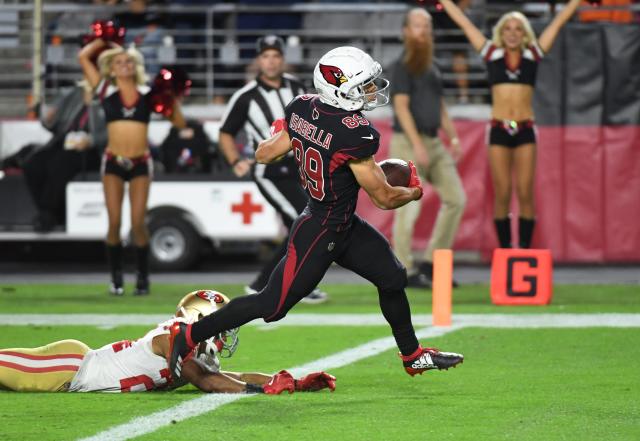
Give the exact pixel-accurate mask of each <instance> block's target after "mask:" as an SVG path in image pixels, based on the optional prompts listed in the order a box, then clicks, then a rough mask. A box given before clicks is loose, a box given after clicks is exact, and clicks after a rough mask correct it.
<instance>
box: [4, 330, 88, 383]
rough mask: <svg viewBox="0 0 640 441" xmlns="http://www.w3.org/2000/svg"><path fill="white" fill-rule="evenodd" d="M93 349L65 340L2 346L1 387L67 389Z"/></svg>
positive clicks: (74, 341)
mask: <svg viewBox="0 0 640 441" xmlns="http://www.w3.org/2000/svg"><path fill="white" fill-rule="evenodd" d="M89 350H90V348H89V347H88V346H87V345H85V344H84V343H82V342H81V341H78V340H61V341H57V342H54V343H51V344H48V345H46V346H41V347H39V348H13V349H0V389H8V390H14V391H18V392H58V391H66V390H67V388H68V387H69V384H70V383H71V380H72V379H73V377H74V376H75V375H76V372H77V371H78V368H79V367H80V364H81V363H82V359H83V358H84V355H85V354H86V353H87V352H88V351H89Z"/></svg>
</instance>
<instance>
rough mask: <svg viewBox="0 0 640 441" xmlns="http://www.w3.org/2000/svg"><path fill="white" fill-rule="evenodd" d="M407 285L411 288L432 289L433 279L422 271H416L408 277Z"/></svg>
mask: <svg viewBox="0 0 640 441" xmlns="http://www.w3.org/2000/svg"><path fill="white" fill-rule="evenodd" d="M407 286H408V287H409V288H426V289H431V279H429V278H428V277H426V276H425V275H424V274H422V273H416V274H413V275H411V276H409V277H407Z"/></svg>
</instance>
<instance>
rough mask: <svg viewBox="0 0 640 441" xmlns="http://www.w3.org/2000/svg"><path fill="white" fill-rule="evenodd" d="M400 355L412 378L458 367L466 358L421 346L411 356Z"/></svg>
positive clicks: (405, 368)
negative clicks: (433, 371) (427, 372)
mask: <svg viewBox="0 0 640 441" xmlns="http://www.w3.org/2000/svg"><path fill="white" fill-rule="evenodd" d="M399 355H400V358H401V359H402V364H403V365H404V370H405V371H407V374H409V375H411V376H412V377H413V376H414V375H416V374H420V375H422V373H423V372H424V371H429V370H433V369H439V370H441V369H444V370H447V369H449V368H450V367H456V366H457V365H459V364H460V363H462V362H463V361H464V356H463V355H462V354H456V353H455V352H440V351H439V350H437V349H434V348H423V347H422V346H419V347H418V349H417V350H416V351H415V352H414V353H413V354H411V355H407V356H404V355H402V354H399Z"/></svg>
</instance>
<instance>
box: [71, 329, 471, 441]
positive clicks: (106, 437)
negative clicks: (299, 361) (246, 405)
mask: <svg viewBox="0 0 640 441" xmlns="http://www.w3.org/2000/svg"><path fill="white" fill-rule="evenodd" d="M457 329H459V327H455V326H454V327H451V328H425V329H420V330H418V331H417V332H416V335H417V336H418V338H432V337H439V336H442V335H444V334H447V333H448V332H451V331H454V330H457ZM395 347H396V342H395V340H394V339H393V337H384V338H380V339H377V340H372V341H370V342H368V343H365V344H363V345H360V346H356V347H354V348H351V349H346V350H344V351H341V352H337V353H335V354H333V355H329V356H328V357H324V358H320V359H318V360H315V361H312V362H310V363H307V364H303V365H301V366H295V367H292V368H289V369H287V370H288V371H289V372H291V374H292V375H293V376H295V377H298V376H301V375H306V374H308V373H309V372H313V371H319V370H325V371H326V370H330V369H336V368H339V367H342V366H346V365H348V364H351V363H355V362H357V361H359V360H362V359H363V358H367V357H372V356H374V355H377V354H380V353H381V352H384V351H387V350H389V349H392V348H395ZM397 363H398V374H399V375H402V371H401V366H400V361H397ZM252 396H255V395H246V394H224V395H223V394H209V395H203V396H201V397H198V398H195V399H192V400H189V401H186V402H184V403H180V404H178V405H176V406H173V407H171V408H169V409H166V410H163V411H160V412H156V413H152V414H150V415H146V416H143V417H137V418H134V419H132V420H131V421H129V422H128V423H124V424H121V425H119V426H115V427H112V428H111V429H108V430H105V431H103V432H100V433H98V434H96V435H94V436H92V437H89V438H83V439H82V440H81V441H119V440H127V439H131V438H135V437H137V436H142V435H146V434H148V433H151V432H155V431H156V430H158V429H160V428H162V427H165V426H169V425H171V424H174V423H176V422H178V421H183V420H186V419H188V418H193V417H196V416H198V415H202V414H204V413H207V412H211V411H213V410H215V409H217V408H218V407H220V406H224V405H225V404H228V403H232V402H234V401H237V400H240V399H242V398H249V397H252Z"/></svg>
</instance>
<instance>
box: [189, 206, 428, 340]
mask: <svg viewBox="0 0 640 441" xmlns="http://www.w3.org/2000/svg"><path fill="white" fill-rule="evenodd" d="M333 262H336V263H338V264H339V265H341V266H343V267H345V268H347V269H350V270H352V271H353V272H355V273H356V274H358V275H360V276H362V277H363V278H365V279H367V280H369V281H370V282H371V283H373V284H374V285H375V286H376V287H377V288H378V296H379V302H380V308H381V310H382V314H383V315H384V317H385V319H386V320H387V322H388V323H389V325H390V326H391V329H392V331H393V334H394V337H395V338H396V341H397V343H398V346H399V347H400V349H401V351H402V352H403V353H411V352H413V351H415V349H416V348H417V347H418V341H417V339H416V337H415V333H414V331H413V326H412V324H411V311H410V308H409V302H408V301H407V296H406V293H405V291H404V288H405V287H406V285H407V274H406V270H405V268H404V266H403V265H402V264H401V263H400V262H399V261H398V259H397V258H396V257H395V255H394V254H393V251H392V250H391V247H390V246H389V243H388V242H387V240H386V239H385V238H384V237H383V236H382V234H380V233H379V232H378V231H377V230H376V229H375V228H373V227H372V226H371V225H369V224H368V223H367V222H365V221H364V220H362V219H361V218H360V217H358V216H354V219H353V224H352V226H351V228H349V229H348V230H346V231H341V232H336V231H333V230H330V229H328V228H326V227H324V226H322V225H320V223H319V222H318V221H317V220H316V219H315V218H314V217H313V216H311V215H310V214H309V213H308V212H307V211H306V210H305V212H304V213H303V214H301V215H300V217H298V219H297V220H296V222H295V223H294V224H293V226H292V228H291V232H290V235H289V242H288V249H287V254H286V256H285V257H284V258H283V259H282V260H281V261H280V263H278V265H277V266H276V268H275V270H274V271H273V273H272V274H271V277H270V278H269V282H268V284H267V286H266V287H265V288H264V289H263V290H262V291H260V292H259V293H258V294H253V295H248V296H242V297H237V298H234V299H233V300H231V302H230V303H229V304H228V305H226V306H225V307H223V308H221V309H220V310H218V311H216V312H214V313H213V314H210V315H209V316H207V317H205V318H203V319H202V320H200V321H199V322H196V323H195V324H194V325H193V326H192V330H191V338H192V339H193V341H194V342H195V341H203V340H205V339H207V338H209V337H211V336H213V335H216V334H218V333H220V332H222V331H224V330H227V329H232V328H236V327H238V326H242V325H244V324H245V323H248V322H249V321H251V320H254V319H256V318H263V319H264V320H265V321H266V322H272V321H276V320H280V319H281V318H283V317H284V316H285V315H286V314H287V312H288V311H289V310H290V309H291V308H292V307H293V306H294V305H295V304H296V303H298V301H300V300H301V299H302V298H303V297H305V296H306V295H307V294H309V292H311V290H313V289H314V288H315V286H316V285H317V284H318V283H319V282H320V280H321V279H322V277H323V276H324V275H325V273H326V272H327V270H328V268H329V266H330V265H331V264H332V263H333Z"/></svg>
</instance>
